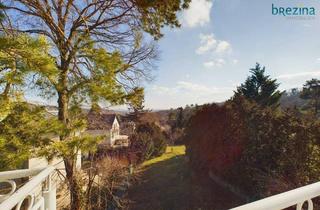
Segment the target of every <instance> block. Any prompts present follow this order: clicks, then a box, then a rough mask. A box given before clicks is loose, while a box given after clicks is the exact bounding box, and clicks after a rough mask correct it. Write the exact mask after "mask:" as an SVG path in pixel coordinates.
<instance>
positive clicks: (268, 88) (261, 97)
mask: <svg viewBox="0 0 320 210" xmlns="http://www.w3.org/2000/svg"><path fill="white" fill-rule="evenodd" d="M250 73H251V74H252V75H251V76H249V77H248V78H247V79H246V81H245V82H244V83H243V84H241V85H240V87H238V88H237V91H236V92H235V97H238V96H244V97H245V98H247V99H249V100H252V101H255V102H257V103H258V104H260V105H261V106H278V105H279V100H280V98H281V95H282V92H280V91H279V90H277V89H278V87H279V84H278V83H277V80H276V79H271V78H270V76H269V75H265V67H261V66H260V64H259V63H257V64H256V66H255V68H252V69H250Z"/></svg>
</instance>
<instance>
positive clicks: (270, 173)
mask: <svg viewBox="0 0 320 210" xmlns="http://www.w3.org/2000/svg"><path fill="white" fill-rule="evenodd" d="M185 141H186V145H187V155H188V156H189V157H190V162H191V164H192V167H193V168H194V169H195V171H196V172H198V173H201V174H205V175H208V173H209V171H210V172H211V173H214V174H215V175H217V176H220V177H221V178H223V179H224V180H225V181H226V182H228V183H230V184H231V185H233V186H235V188H238V189H240V190H242V191H243V192H244V193H245V194H246V195H247V197H249V198H251V199H257V198H261V197H265V196H269V195H271V194H275V193H279V192H281V191H286V190H289V189H292V188H295V187H298V186H302V185H305V184H308V183H311V182H315V181H318V179H319V174H320V173H319V172H320V171H319V170H320V158H319V154H320V150H319V145H320V144H319V143H320V123H319V121H317V120H315V119H314V120H310V119H304V118H303V117H296V114H295V113H291V112H290V111H284V112H282V111H280V110H272V109H270V108H262V107H261V106H259V105H257V104H256V103H252V102H248V101H246V100H244V99H242V98H238V99H234V100H233V101H228V102H227V103H225V104H224V105H222V106H218V105H215V104H213V105H207V106H205V107H203V109H201V110H200V111H198V112H197V114H196V115H195V116H194V117H193V118H192V119H191V121H190V124H189V126H188V127H187V129H186V137H185Z"/></svg>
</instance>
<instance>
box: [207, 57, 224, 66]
mask: <svg viewBox="0 0 320 210" xmlns="http://www.w3.org/2000/svg"><path fill="white" fill-rule="evenodd" d="M224 64H226V61H225V60H224V59H222V58H220V59H216V60H213V61H208V62H205V63H204V64H203V65H204V67H206V68H211V67H222V66H223V65H224Z"/></svg>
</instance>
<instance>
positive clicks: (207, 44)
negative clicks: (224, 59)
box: [196, 34, 218, 55]
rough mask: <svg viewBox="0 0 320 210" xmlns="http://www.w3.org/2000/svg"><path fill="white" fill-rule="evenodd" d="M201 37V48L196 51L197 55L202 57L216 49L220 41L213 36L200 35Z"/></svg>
mask: <svg viewBox="0 0 320 210" xmlns="http://www.w3.org/2000/svg"><path fill="white" fill-rule="evenodd" d="M199 37H200V44H201V46H200V47H199V48H198V49H197V50H196V53H197V54H199V55H201V54H204V53H206V52H208V51H212V50H215V49H216V46H217V42H218V41H217V40H216V39H215V38H214V35H213V34H200V36H199Z"/></svg>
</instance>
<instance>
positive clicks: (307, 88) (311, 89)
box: [300, 79, 320, 115]
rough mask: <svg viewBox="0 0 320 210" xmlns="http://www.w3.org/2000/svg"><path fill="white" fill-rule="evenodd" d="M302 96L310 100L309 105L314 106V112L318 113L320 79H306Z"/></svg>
mask: <svg viewBox="0 0 320 210" xmlns="http://www.w3.org/2000/svg"><path fill="white" fill-rule="evenodd" d="M300 97H301V98H302V99H308V100H310V103H309V105H310V106H311V107H313V108H314V113H315V114H316V115H317V114H318V112H319V108H320V80H318V79H311V80H308V81H306V83H305V84H304V85H303V89H302V92H301V94H300Z"/></svg>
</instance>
